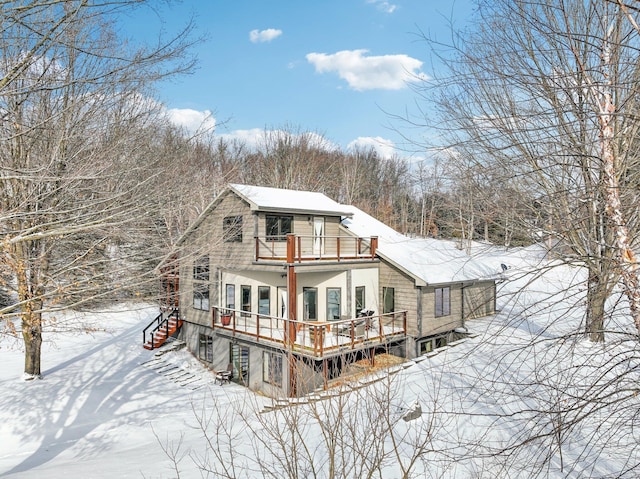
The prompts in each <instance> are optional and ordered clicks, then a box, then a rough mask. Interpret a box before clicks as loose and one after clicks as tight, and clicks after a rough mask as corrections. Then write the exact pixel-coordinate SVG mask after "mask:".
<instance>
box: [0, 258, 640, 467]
mask: <svg viewBox="0 0 640 479" xmlns="http://www.w3.org/2000/svg"><path fill="white" fill-rule="evenodd" d="M479 255H480V256H481V257H482V259H483V260H485V261H492V262H493V261H495V262H496V264H498V265H499V264H501V263H504V264H506V265H508V266H509V269H508V270H507V275H508V277H509V281H506V282H504V283H502V284H501V285H499V291H498V302H499V304H498V306H499V308H501V312H500V313H499V314H498V315H496V316H495V317H492V318H487V319H483V320H474V321H471V322H469V323H468V327H469V329H470V331H471V332H472V333H473V334H472V337H470V338H468V339H466V340H463V341H462V342H460V343H458V344H455V345H453V346H450V347H447V348H443V349H441V350H438V351H436V352H435V353H432V354H431V355H429V356H428V357H423V358H420V360H418V361H412V362H409V363H406V364H405V365H403V367H397V368H395V369H394V370H393V371H391V373H390V374H385V375H382V376H378V377H377V378H376V379H378V380H377V381H369V380H368V379H367V378H360V379H359V380H358V381H357V382H354V383H352V384H350V385H349V387H346V386H345V387H344V388H343V389H342V390H341V392H342V393H343V394H334V393H337V390H336V391H333V392H332V393H331V394H329V395H327V397H324V396H318V397H313V398H311V400H310V401H308V402H307V401H302V403H301V404H297V405H293V406H288V407H276V408H275V409H273V410H272V409H271V408H270V406H273V405H274V403H273V402H272V401H271V400H269V399H267V398H263V397H259V396H256V395H254V394H253V393H251V392H250V391H248V390H246V389H245V388H243V387H240V386H238V385H235V384H225V385H223V386H220V385H216V384H214V383H213V377H212V376H211V375H210V373H208V372H207V371H206V370H205V369H204V368H203V367H202V366H201V365H200V364H199V363H198V362H197V361H196V360H195V359H194V358H193V357H191V356H190V355H189V354H187V353H185V352H184V351H174V352H169V353H166V354H165V355H163V356H159V357H158V356H156V355H155V353H154V352H151V351H146V350H145V349H143V348H142V346H141V340H142V334H141V330H142V327H144V325H146V323H147V322H148V321H149V320H150V319H152V317H153V316H154V315H155V314H156V310H155V308H153V307H149V306H146V307H143V306H140V307H139V308H138V309H136V308H134V307H133V306H132V305H131V304H129V305H122V306H121V307H120V308H119V309H114V310H112V311H110V312H108V313H102V314H92V315H90V316H91V317H90V318H85V319H86V320H89V319H90V320H92V321H95V322H96V324H97V325H98V330H97V331H96V332H94V333H91V334H78V333H76V334H70V333H55V334H53V333H50V334H49V335H47V337H46V338H45V340H47V341H48V342H47V343H46V344H45V346H44V347H43V376H44V377H43V379H42V380H37V381H32V382H25V381H23V380H22V377H21V372H22V361H23V359H22V355H21V351H20V347H19V343H17V342H15V341H14V340H10V339H3V340H2V342H0V362H1V363H2V364H3V367H2V370H1V371H0V444H1V445H2V447H1V448H0V477H7V478H32V477H47V478H58V477H64V478H66V479H71V478H113V477H131V478H133V477H135V478H141V477H146V478H160V477H162V478H169V477H177V476H178V475H180V477H182V478H191V477H202V476H204V477H225V475H226V476H227V477H239V478H240V477H242V478H246V477H265V476H267V477H268V476H272V477H278V478H280V477H291V476H293V473H294V472H297V473H298V474H304V475H305V476H306V477H332V476H331V474H334V477H354V478H355V477H363V476H365V475H366V474H367V473H369V472H371V471H381V473H382V475H383V477H385V478H394V477H402V475H403V474H404V473H407V477H451V478H454V477H455V478H466V477H468V478H480V477H483V478H484V477H486V478H496V477H554V478H565V477H576V478H578V477H580V478H582V477H637V476H638V474H639V473H640V471H638V470H636V467H637V465H638V464H639V463H640V451H639V449H638V443H639V441H640V435H639V434H638V432H637V426H638V424H637V423H638V413H640V403H639V401H640V398H639V397H638V392H639V391H640V385H639V384H640V381H639V379H640V377H639V372H638V370H637V366H638V364H639V362H638V360H639V359H640V358H638V354H637V352H636V350H637V349H638V346H637V341H636V340H634V339H633V336H632V334H624V333H632V332H633V325H632V324H631V322H630V321H628V320H627V319H626V317H624V315H619V316H614V317H612V318H611V319H610V321H609V324H608V329H610V330H611V331H612V332H609V333H607V338H608V341H607V343H606V344H605V346H604V347H603V346H594V345H593V344H591V343H589V342H588V341H586V339H584V338H583V337H582V336H581V335H579V334H575V333H576V331H581V330H582V329H581V321H582V314H583V309H584V304H583V301H584V294H583V291H581V289H580V286H576V285H577V284H578V281H579V279H580V278H581V275H582V274H583V273H582V271H580V269H578V268H571V267H568V266H556V267H550V266H553V263H549V262H547V261H545V260H544V259H543V257H542V256H543V255H542V253H541V251H540V250H537V249H535V248H530V249H516V250H511V251H509V252H506V253H505V252H504V251H498V250H494V249H487V250H485V251H479ZM541 268H542V269H541ZM534 271H538V272H540V271H544V273H543V274H537V273H534ZM520 290H521V292H518V291H520ZM619 309H620V308H619ZM66 319H67V320H71V318H66ZM329 396H333V397H329ZM416 403H417V404H418V405H419V406H420V409H421V411H422V414H421V415H420V417H419V418H418V419H415V420H411V421H403V420H402V416H403V415H404V414H405V413H406V412H407V411H411V410H412V409H413V408H414V405H415V404H416ZM275 405H276V406H282V405H281V404H279V403H278V404H275ZM163 449H164V450H163ZM172 459H173V460H172ZM202 471H208V472H202ZM201 473H202V475H201ZM376 476H378V475H377V474H376Z"/></svg>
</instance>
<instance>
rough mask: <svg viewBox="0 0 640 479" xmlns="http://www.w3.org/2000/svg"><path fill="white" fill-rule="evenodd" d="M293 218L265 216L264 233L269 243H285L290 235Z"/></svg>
mask: <svg viewBox="0 0 640 479" xmlns="http://www.w3.org/2000/svg"><path fill="white" fill-rule="evenodd" d="M292 225H293V216H287V215H266V232H267V235H266V236H267V240H269V241H285V240H286V239H287V235H288V234H291V233H292Z"/></svg>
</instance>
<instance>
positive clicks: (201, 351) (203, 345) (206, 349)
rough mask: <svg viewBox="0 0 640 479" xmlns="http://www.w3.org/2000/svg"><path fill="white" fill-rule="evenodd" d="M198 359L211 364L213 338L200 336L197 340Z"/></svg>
mask: <svg viewBox="0 0 640 479" xmlns="http://www.w3.org/2000/svg"><path fill="white" fill-rule="evenodd" d="M198 358H200V359H201V360H203V361H206V362H208V363H211V362H213V338H212V337H211V336H207V335H206V334H201V335H200V336H199V338H198Z"/></svg>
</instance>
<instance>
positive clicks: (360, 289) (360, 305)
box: [356, 286, 365, 316]
mask: <svg viewBox="0 0 640 479" xmlns="http://www.w3.org/2000/svg"><path fill="white" fill-rule="evenodd" d="M364 293H365V290H364V286H356V316H358V315H359V314H360V311H362V310H363V309H364V307H365V304H364V298H365V295H364Z"/></svg>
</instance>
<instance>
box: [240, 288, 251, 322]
mask: <svg viewBox="0 0 640 479" xmlns="http://www.w3.org/2000/svg"><path fill="white" fill-rule="evenodd" d="M240 288H241V289H240V291H241V293H240V294H241V297H242V316H249V314H248V313H250V312H251V286H245V285H242V286H240Z"/></svg>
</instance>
